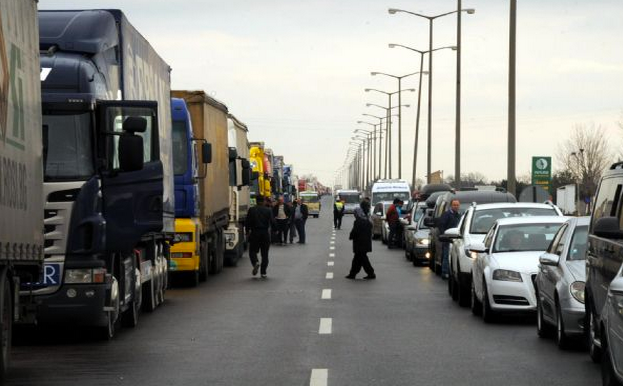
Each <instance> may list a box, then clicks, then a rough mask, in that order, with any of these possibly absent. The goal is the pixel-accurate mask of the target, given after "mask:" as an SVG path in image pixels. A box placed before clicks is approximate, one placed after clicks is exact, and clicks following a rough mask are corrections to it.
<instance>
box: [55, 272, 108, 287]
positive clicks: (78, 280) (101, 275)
mask: <svg viewBox="0 0 623 386" xmlns="http://www.w3.org/2000/svg"><path fill="white" fill-rule="evenodd" d="M105 280H106V268H77V269H66V270H65V283H66V284H89V283H104V281H105Z"/></svg>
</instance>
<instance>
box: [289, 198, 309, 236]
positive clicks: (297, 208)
mask: <svg viewBox="0 0 623 386" xmlns="http://www.w3.org/2000/svg"><path fill="white" fill-rule="evenodd" d="M307 217H309V209H308V208H307V205H305V203H304V202H303V201H301V200H300V199H298V200H296V201H295V204H294V210H293V214H292V218H293V219H294V226H296V232H297V233H298V235H299V241H298V243H299V244H305V222H307Z"/></svg>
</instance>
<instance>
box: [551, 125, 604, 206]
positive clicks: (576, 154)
mask: <svg viewBox="0 0 623 386" xmlns="http://www.w3.org/2000/svg"><path fill="white" fill-rule="evenodd" d="M557 159H558V163H559V166H560V169H561V170H565V171H569V172H570V174H571V175H572V176H573V177H574V178H575V179H576V181H577V182H578V183H579V184H580V196H581V197H592V196H593V195H594V194H595V189H596V188H597V184H598V182H599V178H601V174H602V173H603V171H604V170H606V168H607V167H608V166H609V165H610V163H611V162H612V160H613V157H612V153H611V152H610V147H609V146H608V138H607V136H606V133H605V130H604V129H603V128H602V127H601V125H597V126H596V125H595V124H590V125H585V124H576V125H575V126H574V127H573V130H572V131H571V134H570V135H569V137H568V138H567V140H566V141H565V142H563V143H562V144H559V145H558V152H557Z"/></svg>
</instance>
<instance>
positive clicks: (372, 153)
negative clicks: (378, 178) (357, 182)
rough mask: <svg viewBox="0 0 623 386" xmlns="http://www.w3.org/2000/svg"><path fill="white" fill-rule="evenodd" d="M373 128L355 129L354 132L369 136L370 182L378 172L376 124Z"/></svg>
mask: <svg viewBox="0 0 623 386" xmlns="http://www.w3.org/2000/svg"><path fill="white" fill-rule="evenodd" d="M362 123H363V122H362ZM373 126H374V128H373V130H363V129H355V131H354V133H355V134H357V133H363V134H364V135H366V136H367V138H368V184H369V183H370V181H372V180H373V179H374V174H375V173H376V125H373Z"/></svg>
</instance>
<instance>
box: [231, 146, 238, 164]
mask: <svg viewBox="0 0 623 386" xmlns="http://www.w3.org/2000/svg"><path fill="white" fill-rule="evenodd" d="M236 158H238V151H237V150H236V148H235V147H230V148H229V161H230V162H231V161H233V160H235V159H236Z"/></svg>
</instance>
